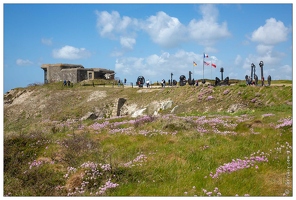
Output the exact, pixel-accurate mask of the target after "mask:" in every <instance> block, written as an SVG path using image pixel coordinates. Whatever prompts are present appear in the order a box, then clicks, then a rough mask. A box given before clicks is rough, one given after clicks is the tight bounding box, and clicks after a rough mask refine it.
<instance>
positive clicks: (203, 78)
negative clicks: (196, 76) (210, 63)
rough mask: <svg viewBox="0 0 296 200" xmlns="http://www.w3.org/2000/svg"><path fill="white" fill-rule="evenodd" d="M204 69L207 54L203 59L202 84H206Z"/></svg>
mask: <svg viewBox="0 0 296 200" xmlns="http://www.w3.org/2000/svg"><path fill="white" fill-rule="evenodd" d="M204 68H205V53H203V58H202V82H203V83H204V80H205V77H204Z"/></svg>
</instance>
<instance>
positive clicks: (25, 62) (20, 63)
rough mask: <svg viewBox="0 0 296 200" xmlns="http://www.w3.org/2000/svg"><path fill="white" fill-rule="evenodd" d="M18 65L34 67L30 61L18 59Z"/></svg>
mask: <svg viewBox="0 0 296 200" xmlns="http://www.w3.org/2000/svg"><path fill="white" fill-rule="evenodd" d="M16 64H17V65H19V66H27V65H32V64H33V62H32V61H30V60H23V59H17V60H16Z"/></svg>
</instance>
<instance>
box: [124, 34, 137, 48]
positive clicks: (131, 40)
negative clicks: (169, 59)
mask: <svg viewBox="0 0 296 200" xmlns="http://www.w3.org/2000/svg"><path fill="white" fill-rule="evenodd" d="M120 44H121V46H122V47H124V48H126V49H133V46H134V44H136V40H135V39H134V38H130V37H120Z"/></svg>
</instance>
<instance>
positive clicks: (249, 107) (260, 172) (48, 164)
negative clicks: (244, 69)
mask: <svg viewBox="0 0 296 200" xmlns="http://www.w3.org/2000/svg"><path fill="white" fill-rule="evenodd" d="M99 84H102V83H95V85H94V86H93V85H92V83H84V84H83V85H82V84H75V85H73V87H63V86H62V85H61V84H60V83H56V84H47V85H35V86H29V87H27V88H17V89H15V90H14V91H13V92H10V93H9V94H6V95H5V96H4V101H5V102H6V103H5V105H4V195H7V196H292V195H293V193H292V179H293V177H292V174H293V170H292V157H293V155H292V85H291V82H287V81H273V82H272V84H274V85H272V86H270V87H254V86H245V85H244V81H240V82H237V84H235V85H231V86H220V87H211V86H198V87H190V86H184V87H166V88H158V87H157V86H153V87H152V88H150V89H147V88H132V87H127V86H125V87H123V86H120V87H118V86H117V85H112V84H111V85H110V83H107V85H99ZM119 98H124V99H126V102H125V104H126V105H133V104H136V105H137V108H138V109H141V108H143V107H144V106H147V105H148V104H149V103H151V102H153V101H159V102H161V101H165V100H171V101H172V102H173V106H172V107H171V108H168V109H163V110H160V111H159V113H158V115H152V114H151V113H149V109H147V110H146V111H145V112H144V115H142V116H138V117H136V118H132V117H130V115H124V114H122V115H121V116H116V115H114V113H113V114H112V112H111V111H110V112H109V110H110V109H112V108H113V107H114V104H116V102H117V101H116V100H118V99H119ZM108 109H109V110H108ZM94 111H96V112H100V111H102V113H104V115H102V116H101V117H99V118H97V119H87V120H81V118H82V117H83V116H84V115H85V114H86V113H88V112H94Z"/></svg>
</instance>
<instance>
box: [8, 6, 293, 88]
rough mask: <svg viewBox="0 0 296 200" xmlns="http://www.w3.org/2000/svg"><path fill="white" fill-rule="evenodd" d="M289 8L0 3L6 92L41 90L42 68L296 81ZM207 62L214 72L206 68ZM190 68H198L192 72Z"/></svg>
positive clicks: (158, 76)
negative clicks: (36, 85) (35, 85)
mask: <svg viewBox="0 0 296 200" xmlns="http://www.w3.org/2000/svg"><path fill="white" fill-rule="evenodd" d="M292 6H293V5H292V3H285V4H248V3H239V4H229V3H224V4H221V3H210V4H194V3H186V4H181V3H178V4H176V3H173V4H165V3H162V4H155V3H152V4H147V3H145V4H136V3H134V4H131V3H126V4H119V3H113V4H106V3H102V4H34V3H33V4H32V3H31V4H16V3H14V4H10V3H9V2H7V3H4V4H3V13H4V15H3V17H4V19H3V23H4V24H3V47H4V48H3V80H4V81H3V84H4V91H3V92H4V93H5V92H7V91H9V90H10V89H13V88H16V87H26V86H27V85H28V84H32V83H43V80H44V76H43V70H42V69H41V65H42V64H54V63H69V64H81V65H83V66H84V67H85V68H106V69H111V70H114V71H115V72H116V75H115V77H117V78H120V79H121V80H123V79H124V78H126V79H127V82H134V83H135V81H136V79H137V77H138V76H140V75H141V76H144V77H145V78H146V79H149V80H150V81H151V82H156V81H161V80H162V79H165V80H168V79H170V76H171V75H170V74H171V73H173V74H174V75H173V79H176V80H177V81H178V80H179V77H180V76H181V75H185V76H186V77H187V78H188V73H189V71H191V72H193V75H192V77H193V78H194V79H202V78H203V77H204V78H212V79H214V78H215V77H219V78H220V77H221V73H220V68H221V67H223V68H224V75H223V77H224V78H225V77H227V76H228V77H229V78H230V79H244V77H245V75H250V71H251V64H252V63H254V64H255V66H256V72H257V74H258V77H259V78H260V67H259V62H260V61H261V60H262V61H263V62H264V68H263V69H264V77H267V76H268V75H271V77H272V80H278V79H289V80H292V71H293V70H292V66H293V62H292V49H293V44H292V27H293V24H292V18H293V14H292ZM203 53H206V54H208V55H209V58H206V59H205V60H206V61H207V62H212V63H214V64H216V66H217V67H216V68H214V67H210V66H204V71H203ZM193 61H194V62H196V63H197V66H195V67H194V66H193Z"/></svg>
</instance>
